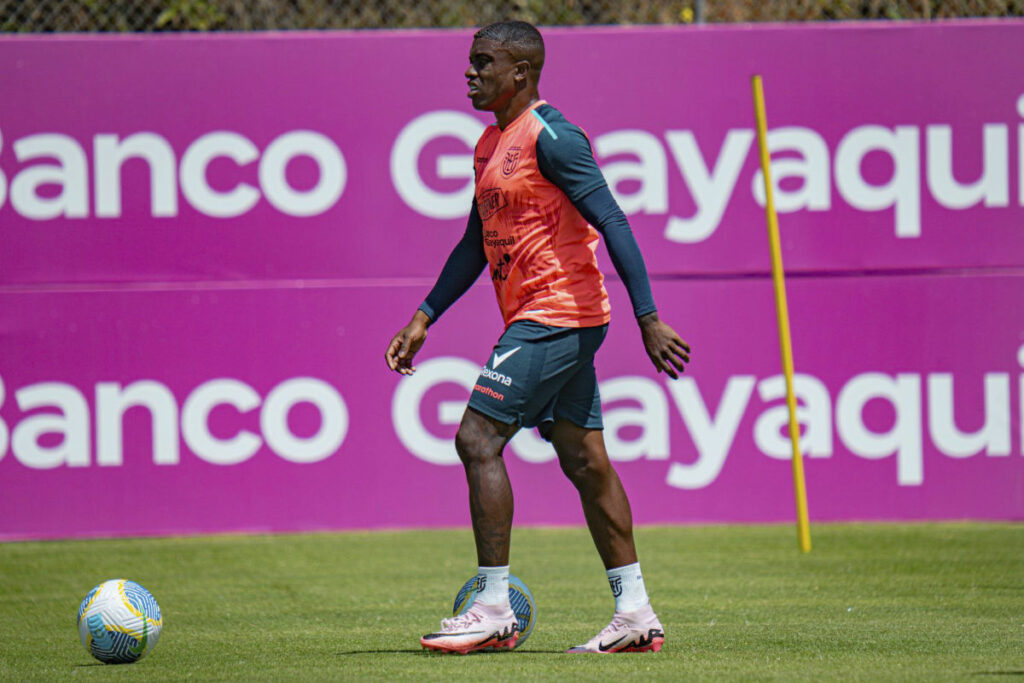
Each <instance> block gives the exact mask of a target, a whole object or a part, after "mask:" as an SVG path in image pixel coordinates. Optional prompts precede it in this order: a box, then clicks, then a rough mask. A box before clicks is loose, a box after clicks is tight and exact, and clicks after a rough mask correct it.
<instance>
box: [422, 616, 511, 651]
mask: <svg viewBox="0 0 1024 683" xmlns="http://www.w3.org/2000/svg"><path fill="white" fill-rule="evenodd" d="M518 638H519V621H518V620H517V619H516V615H515V612H513V611H512V608H511V607H510V606H509V605H482V604H480V603H474V604H473V606H472V607H470V608H469V610H468V611H467V612H466V613H465V614H460V615H459V616H457V617H451V618H450V619H442V620H441V630H440V631H437V632H436V633H428V634H427V635H425V636H423V637H422V638H420V645H422V646H423V647H425V648H429V649H431V650H437V651H439V652H458V653H459V654H462V655H464V654H468V653H470V652H476V651H477V650H486V649H490V648H494V649H495V650H499V649H501V648H508V649H510V650H511V649H512V648H514V647H515V646H516V640H518Z"/></svg>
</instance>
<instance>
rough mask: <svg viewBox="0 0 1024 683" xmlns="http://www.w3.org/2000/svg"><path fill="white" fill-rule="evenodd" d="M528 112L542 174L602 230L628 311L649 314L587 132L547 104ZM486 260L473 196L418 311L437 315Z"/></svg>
mask: <svg viewBox="0 0 1024 683" xmlns="http://www.w3.org/2000/svg"><path fill="white" fill-rule="evenodd" d="M533 115H535V116H537V117H538V118H540V120H541V121H542V123H544V124H545V130H543V131H541V133H540V135H538V137H537V165H538V167H539V169H540V172H541V174H542V175H543V176H544V177H545V178H547V179H548V180H549V181H550V182H551V183H553V184H554V185H555V186H556V187H558V188H559V189H560V190H561V191H562V192H564V193H565V195H566V196H567V197H568V198H569V201H571V202H572V204H573V206H575V207H576V210H577V211H579V212H580V215H582V216H583V218H584V220H586V221H587V222H588V223H590V224H591V225H593V226H594V228H595V229H597V231H598V232H599V233H601V236H602V237H603V238H604V241H605V245H606V246H607V248H608V255H609V256H611V259H612V265H614V266H615V272H616V273H618V275H619V277H620V278H621V279H622V282H623V284H624V285H625V286H626V291H627V292H628V293H629V299H630V302H631V303H632V305H633V314H634V315H635V316H636V317H637V318H639V317H640V316H643V315H647V314H648V313H653V312H654V311H655V310H657V309H656V307H655V305H654V297H653V295H652V294H651V284H650V280H649V279H648V277H647V267H646V265H644V260H643V255H642V254H641V253H640V247H639V246H638V245H637V243H636V238H635V237H634V236H633V231H632V230H631V229H630V227H629V221H627V220H626V215H625V214H624V213H623V212H622V209H621V208H620V207H619V205H618V203H617V202H616V201H615V198H614V197H613V196H612V193H611V190H610V189H609V188H608V183H607V182H605V179H604V176H603V175H602V174H601V169H600V168H598V166H597V162H596V161H594V154H593V151H592V150H591V149H590V141H589V140H587V136H586V135H585V134H584V133H583V131H582V130H580V128H579V127H578V126H575V125H573V124H572V123H569V122H568V121H566V120H565V117H564V116H562V114H561V112H559V111H558V110H557V109H555V108H554V107H552V106H551V105H549V104H545V105H541V106H540V107H538V108H537V109H535V110H534V112H533ZM486 265H487V256H486V255H485V253H484V244H483V223H482V221H481V220H480V214H479V213H478V212H477V206H476V200H475V199H474V200H473V206H472V208H471V209H470V212H469V220H468V221H467V222H466V230H465V232H464V233H463V235H462V239H461V240H459V242H458V244H456V245H455V248H454V249H452V252H451V254H450V255H449V256H448V260H447V261H446V262H445V264H444V267H443V268H442V269H441V274H440V276H439V277H438V279H437V282H436V283H435V284H434V287H433V289H431V290H430V294H428V295H427V298H426V300H425V301H424V302H423V303H422V304H421V305H420V310H421V311H423V312H424V313H426V314H427V315H428V316H429V317H430V319H431V320H437V319H438V318H439V317H440V316H441V315H442V314H443V313H444V312H445V311H446V310H447V309H448V307H449V306H451V305H452V304H453V303H455V301H456V300H457V299H458V298H459V297H460V296H462V295H463V294H464V293H465V292H466V290H467V289H469V288H470V286H472V284H473V283H474V282H475V281H476V279H477V278H478V277H479V276H480V273H481V271H483V269H484V267H485V266H486Z"/></svg>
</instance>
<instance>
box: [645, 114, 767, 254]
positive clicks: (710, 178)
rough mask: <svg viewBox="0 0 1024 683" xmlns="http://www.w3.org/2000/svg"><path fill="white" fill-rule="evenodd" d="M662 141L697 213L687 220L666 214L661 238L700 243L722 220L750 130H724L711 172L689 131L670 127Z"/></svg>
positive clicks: (744, 154)
mask: <svg viewBox="0 0 1024 683" xmlns="http://www.w3.org/2000/svg"><path fill="white" fill-rule="evenodd" d="M665 140H666V141H667V142H668V146H669V149H671V150H672V156H673V158H675V160H676V165H677V166H678V167H679V170H680V171H681V172H682V175H683V180H684V181H685V182H686V186H687V188H689V190H690V194H691V195H692V196H693V201H694V202H695V203H696V204H697V213H696V215H695V216H694V217H693V218H691V219H686V218H676V217H675V216H671V217H669V219H668V224H667V225H666V226H665V237H666V238H667V239H669V240H670V241H672V242H684V243H691V242H703V241H704V240H706V239H707V238H708V237H710V236H711V233H713V232H714V231H715V228H717V227H718V224H719V223H720V222H721V221H722V215H723V214H724V213H725V207H726V206H727V205H728V204H729V199H730V198H731V197H732V192H733V188H735V187H736V179H737V178H739V177H740V170H741V169H742V168H743V161H744V160H745V159H746V158H747V152H748V151H749V150H750V143H751V142H753V140H754V132H753V131H751V130H730V131H729V132H728V133H726V135H725V142H723V143H722V150H721V152H720V153H719V155H718V160H717V161H716V162H715V166H714V170H713V171H711V172H709V171H708V166H707V164H706V163H705V162H704V157H703V156H702V155H701V153H700V149H699V148H698V147H697V139H696V138H695V137H694V135H693V133H692V132H690V131H688V130H684V131H673V130H670V131H667V132H666V133H665Z"/></svg>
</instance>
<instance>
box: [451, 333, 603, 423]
mask: <svg viewBox="0 0 1024 683" xmlns="http://www.w3.org/2000/svg"><path fill="white" fill-rule="evenodd" d="M607 332H608V326H607V325H601V326H600V327H552V326H550V325H543V324H541V323H537V322H533V321H530V320H521V321H517V322H514V323H512V324H511V325H509V326H508V329H506V330H505V333H504V334H502V335H501V338H500V339H499V340H498V343H497V344H496V345H495V347H494V350H493V351H491V356H490V358H488V359H487V363H486V364H485V365H484V367H483V370H482V371H481V372H480V376H479V377H478V378H477V380H476V385H475V386H474V387H473V392H472V395H471V396H470V398H469V407H470V408H473V409H474V410H477V411H479V412H481V413H483V414H484V415H487V416H489V417H492V418H494V419H495V420H498V421H499V422H504V423H506V424H515V425H518V426H520V427H538V428H539V429H540V433H541V435H542V436H543V437H544V438H548V435H549V432H550V428H551V425H552V424H554V422H555V420H569V421H570V422H572V423H574V424H577V425H579V426H580V427H585V428H587V429H602V428H603V427H604V423H603V422H602V421H601V396H600V394H599V393H598V390H597V374H596V373H595V371H594V354H595V353H597V350H598V348H600V346H601V342H603V341H604V337H605V335H606V334H607Z"/></svg>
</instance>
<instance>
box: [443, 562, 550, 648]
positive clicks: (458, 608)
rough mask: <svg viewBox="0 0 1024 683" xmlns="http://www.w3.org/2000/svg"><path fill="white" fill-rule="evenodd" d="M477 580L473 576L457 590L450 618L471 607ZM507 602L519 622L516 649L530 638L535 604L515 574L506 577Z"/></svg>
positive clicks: (535, 619) (535, 621)
mask: <svg viewBox="0 0 1024 683" xmlns="http://www.w3.org/2000/svg"><path fill="white" fill-rule="evenodd" d="M479 578H480V577H479V576H474V577H473V578H471V579H470V580H469V581H467V582H466V583H464V584H463V585H462V588H460V589H459V592H458V593H457V594H456V595H455V604H454V605H452V616H458V615H460V614H465V613H466V611H468V610H469V608H470V607H472V606H473V601H474V600H476V593H477V580H478V579H479ZM508 600H509V602H511V603H512V611H513V612H515V613H516V619H518V620H519V639H518V640H517V641H516V647H519V646H520V645H522V644H523V643H525V642H526V639H527V638H529V637H530V633H532V632H533V626H534V624H536V623H537V603H535V602H534V600H533V593H531V592H530V589H529V588H527V587H526V584H525V583H523V580H522V579H520V578H519V577H518V576H516V575H515V574H509V577H508Z"/></svg>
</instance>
